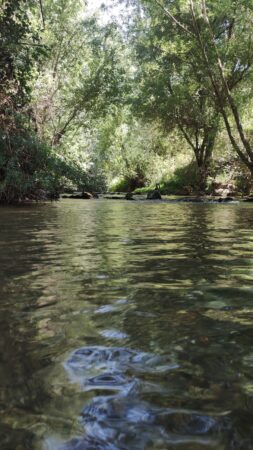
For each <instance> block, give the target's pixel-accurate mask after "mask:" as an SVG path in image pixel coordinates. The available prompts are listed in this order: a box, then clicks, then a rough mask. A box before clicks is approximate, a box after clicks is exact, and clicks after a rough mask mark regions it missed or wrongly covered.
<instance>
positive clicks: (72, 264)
mask: <svg viewBox="0 0 253 450" xmlns="http://www.w3.org/2000/svg"><path fill="white" fill-rule="evenodd" d="M252 229H253V206H251V205H250V204H249V205H248V204H184V203H166V202H157V203H156V202H147V201H143V202H127V201H121V200H119V201H115V200H89V201H85V200H72V201H71V200H63V201H61V202H59V203H52V204H49V205H38V206H36V205H34V206H27V207H20V208H1V210H0V272H1V278H0V279H1V284H0V331H1V338H0V448H1V450H154V449H156V450H166V449H177V450H203V449H214V450H237V449H240V450H249V449H253V428H252V423H253V348H252V342H253V296H252V294H253V234H252Z"/></svg>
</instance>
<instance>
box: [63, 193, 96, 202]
mask: <svg viewBox="0 0 253 450" xmlns="http://www.w3.org/2000/svg"><path fill="white" fill-rule="evenodd" d="M69 198H74V199H84V200H89V199H91V198H93V195H92V194H90V192H82V193H81V194H72V195H70V196H69Z"/></svg>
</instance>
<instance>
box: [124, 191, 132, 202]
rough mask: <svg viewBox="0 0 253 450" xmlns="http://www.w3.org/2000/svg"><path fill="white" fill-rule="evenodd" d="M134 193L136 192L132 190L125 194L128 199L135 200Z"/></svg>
mask: <svg viewBox="0 0 253 450" xmlns="http://www.w3.org/2000/svg"><path fill="white" fill-rule="evenodd" d="M133 195H134V194H133V193H132V192H128V193H127V194H126V196H125V199H126V200H134V198H133Z"/></svg>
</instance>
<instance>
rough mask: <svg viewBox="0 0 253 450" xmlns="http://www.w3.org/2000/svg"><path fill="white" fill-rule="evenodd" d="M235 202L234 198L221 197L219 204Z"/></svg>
mask: <svg viewBox="0 0 253 450" xmlns="http://www.w3.org/2000/svg"><path fill="white" fill-rule="evenodd" d="M233 201H234V198H233V197H224V198H222V197H220V198H219V200H218V202H219V203H228V202H233Z"/></svg>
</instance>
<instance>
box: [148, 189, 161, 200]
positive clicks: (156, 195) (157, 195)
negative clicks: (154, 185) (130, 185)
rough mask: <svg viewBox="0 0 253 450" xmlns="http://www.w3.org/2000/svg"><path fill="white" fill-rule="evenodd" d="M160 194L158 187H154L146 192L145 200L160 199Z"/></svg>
mask: <svg viewBox="0 0 253 450" xmlns="http://www.w3.org/2000/svg"><path fill="white" fill-rule="evenodd" d="M161 199H162V196H161V193H160V191H159V190H158V189H154V190H153V191H151V192H148V195H147V200H161Z"/></svg>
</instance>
